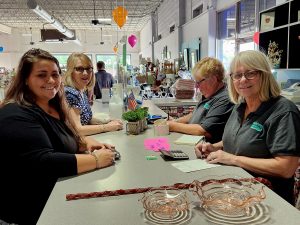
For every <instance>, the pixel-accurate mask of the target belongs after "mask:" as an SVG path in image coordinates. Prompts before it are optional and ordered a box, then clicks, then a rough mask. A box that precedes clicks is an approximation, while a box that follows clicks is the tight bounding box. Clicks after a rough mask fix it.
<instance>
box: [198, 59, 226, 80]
mask: <svg viewBox="0 0 300 225" xmlns="http://www.w3.org/2000/svg"><path fill="white" fill-rule="evenodd" d="M197 73H199V74H200V78H205V77H209V76H210V75H215V76H216V77H217V79H218V81H219V82H222V81H223V79H224V73H225V70H224V66H223V64H222V63H221V62H220V61H219V60H218V59H215V58H212V57H205V58H203V59H201V60H200V61H199V62H197V63H196V65H195V66H194V68H193V69H192V74H193V76H194V78H195V76H196V74H197Z"/></svg>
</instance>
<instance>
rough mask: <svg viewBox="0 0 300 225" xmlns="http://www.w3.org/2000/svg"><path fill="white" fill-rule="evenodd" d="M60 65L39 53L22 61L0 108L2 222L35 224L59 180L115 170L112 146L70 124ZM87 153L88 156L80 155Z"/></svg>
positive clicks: (29, 54) (27, 55) (32, 53)
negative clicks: (112, 168)
mask: <svg viewBox="0 0 300 225" xmlns="http://www.w3.org/2000/svg"><path fill="white" fill-rule="evenodd" d="M60 72H61V71H60V68H59V63H58V61H57V59H56V58H54V57H53V56H52V55H51V54H49V53H48V52H46V51H43V50H41V49H31V50H29V51H28V52H26V53H25V54H24V55H23V56H22V58H21V61H20V64H19V68H18V71H17V75H16V78H15V80H14V82H13V83H12V84H11V85H10V87H9V89H8V91H7V93H6V97H5V99H4V101H3V104H2V106H1V108H0V140H1V145H2V146H3V147H2V148H1V152H0V154H1V155H0V171H1V174H2V175H1V192H0V202H1V205H2V206H3V207H1V208H2V209H1V210H0V222H1V221H5V222H7V223H16V224H35V223H36V222H37V220H38V218H39V215H40V213H41V212H42V210H43V207H44V205H45V204H46V201H47V199H48V197H49V195H50V193H51V191H52V189H53V187H54V185H55V183H56V181H57V179H58V178H59V177H64V176H71V175H76V174H79V173H83V172H86V171H91V170H94V169H97V168H102V167H107V166H110V165H112V164H113V157H114V153H113V152H112V151H110V150H109V148H110V146H109V145H105V144H101V143H98V142H96V141H94V140H93V139H91V138H83V137H81V136H80V135H79V134H78V133H77V131H76V127H75V125H74V122H73V121H72V120H71V119H70V118H69V116H68V115H69V114H68V113H67V107H66V102H65V98H64V89H63V86H62V83H61V81H62V78H61V75H60ZM86 150H88V151H89V152H91V154H80V153H83V152H85V151H86Z"/></svg>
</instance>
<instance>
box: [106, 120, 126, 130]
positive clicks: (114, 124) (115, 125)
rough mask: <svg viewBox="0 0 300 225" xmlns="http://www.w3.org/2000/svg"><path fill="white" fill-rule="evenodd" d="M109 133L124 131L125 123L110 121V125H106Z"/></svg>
mask: <svg viewBox="0 0 300 225" xmlns="http://www.w3.org/2000/svg"><path fill="white" fill-rule="evenodd" d="M104 126H105V127H106V130H107V131H116V130H122V129H123V123H122V122H119V121H117V120H113V121H110V122H109V123H108V124H106V125H104Z"/></svg>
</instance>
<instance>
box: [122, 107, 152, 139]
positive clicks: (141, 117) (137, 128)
mask: <svg viewBox="0 0 300 225" xmlns="http://www.w3.org/2000/svg"><path fill="white" fill-rule="evenodd" d="M145 115H148V108H138V109H136V110H130V111H127V112H125V113H123V114H122V118H123V119H124V120H126V121H127V124H126V132H127V133H129V134H139V133H141V132H142V131H143V130H144V129H146V126H145V121H146V116H145ZM146 123H147V121H146Z"/></svg>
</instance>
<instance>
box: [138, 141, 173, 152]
mask: <svg viewBox="0 0 300 225" xmlns="http://www.w3.org/2000/svg"><path fill="white" fill-rule="evenodd" d="M144 146H145V149H147V150H151V151H155V152H158V151H159V150H160V149H161V150H166V151H169V150H170V144H169V140H168V139H167V138H148V139H145V140H144Z"/></svg>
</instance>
